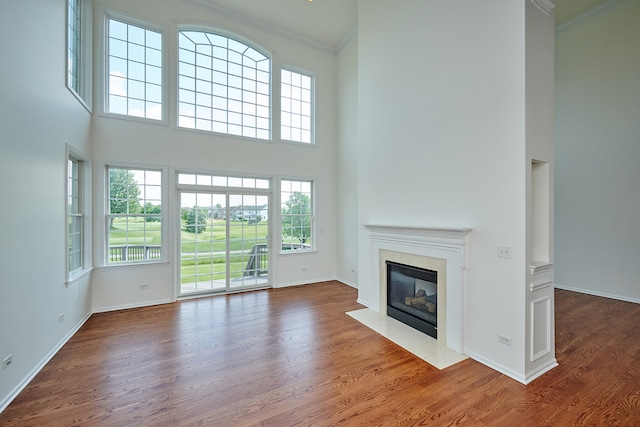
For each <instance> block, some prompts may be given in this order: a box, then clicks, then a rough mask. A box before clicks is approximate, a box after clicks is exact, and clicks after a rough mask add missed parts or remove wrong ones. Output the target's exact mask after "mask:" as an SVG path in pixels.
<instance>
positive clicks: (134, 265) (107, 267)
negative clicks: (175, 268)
mask: <svg viewBox="0 0 640 427" xmlns="http://www.w3.org/2000/svg"><path fill="white" fill-rule="evenodd" d="M167 265H169V261H155V262H126V263H125V262H123V263H120V264H105V265H101V266H100V267H96V269H98V270H110V269H113V268H116V269H117V268H137V267H143V268H147V267H151V268H154V267H164V266H167Z"/></svg>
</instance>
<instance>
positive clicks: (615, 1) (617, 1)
mask: <svg viewBox="0 0 640 427" xmlns="http://www.w3.org/2000/svg"><path fill="white" fill-rule="evenodd" d="M628 1H629V0H609V1H608V2H606V3H604V4H601V5H600V6H597V7H594V8H593V9H591V10H588V11H587V12H585V13H583V14H582V15H578V16H576V17H575V18H573V19H570V20H568V21H567V22H564V23H562V24H561V25H558V26H557V27H556V34H558V33H561V32H563V31H566V30H568V29H569V28H572V27H575V26H576V25H578V24H582V23H583V22H585V21H588V20H589V19H591V18H593V17H595V16H598V15H600V14H601V13H604V12H606V11H608V10H610V9H613V8H614V7H616V6H619V5H621V4H622V3H626V2H628Z"/></svg>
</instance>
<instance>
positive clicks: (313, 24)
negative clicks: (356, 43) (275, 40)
mask: <svg viewBox="0 0 640 427" xmlns="http://www.w3.org/2000/svg"><path fill="white" fill-rule="evenodd" d="M183 1H185V0H183ZM186 1H187V2H189V3H198V2H199V3H206V4H207V5H209V6H211V7H213V8H215V9H219V11H221V12H223V13H225V12H226V13H227V14H231V15H236V17H237V18H239V19H243V18H244V20H247V21H249V22H250V23H253V24H256V25H259V26H261V27H265V26H266V27H268V28H267V29H270V30H272V31H276V32H279V33H284V34H285V35H289V36H292V37H295V38H299V39H305V40H306V41H307V42H311V43H312V44H317V45H319V47H322V48H325V49H326V50H330V51H335V50H336V49H337V48H339V47H340V45H341V43H342V42H343V41H345V39H348V38H349V37H350V36H351V34H353V33H354V32H355V29H356V27H357V25H358V4H357V0H314V1H313V2H310V1H308V0H186ZM287 33H288V34H287Z"/></svg>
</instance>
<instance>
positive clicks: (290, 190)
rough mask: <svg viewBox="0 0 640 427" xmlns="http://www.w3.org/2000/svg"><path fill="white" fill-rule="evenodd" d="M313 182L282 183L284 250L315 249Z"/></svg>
mask: <svg viewBox="0 0 640 427" xmlns="http://www.w3.org/2000/svg"><path fill="white" fill-rule="evenodd" d="M312 187H313V183H312V182H311V181H290V180H284V179H283V180H282V181H280V203H281V214H282V249H283V250H310V249H312V248H313V206H312V201H313V198H312V193H311V190H312Z"/></svg>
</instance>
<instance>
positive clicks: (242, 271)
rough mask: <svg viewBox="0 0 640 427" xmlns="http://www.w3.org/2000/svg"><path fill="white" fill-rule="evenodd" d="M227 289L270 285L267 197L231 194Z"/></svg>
mask: <svg viewBox="0 0 640 427" xmlns="http://www.w3.org/2000/svg"><path fill="white" fill-rule="evenodd" d="M229 206H230V208H229V210H230V212H233V216H232V219H233V220H232V221H230V222H229V247H230V262H229V278H230V280H229V288H230V290H234V291H235V290H239V289H242V288H251V287H259V286H265V285H267V284H268V282H269V253H268V248H269V245H268V233H269V196H267V195H256V194H230V195H229Z"/></svg>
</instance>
